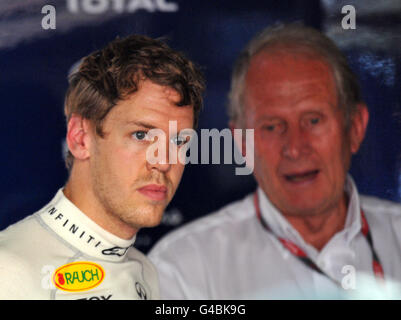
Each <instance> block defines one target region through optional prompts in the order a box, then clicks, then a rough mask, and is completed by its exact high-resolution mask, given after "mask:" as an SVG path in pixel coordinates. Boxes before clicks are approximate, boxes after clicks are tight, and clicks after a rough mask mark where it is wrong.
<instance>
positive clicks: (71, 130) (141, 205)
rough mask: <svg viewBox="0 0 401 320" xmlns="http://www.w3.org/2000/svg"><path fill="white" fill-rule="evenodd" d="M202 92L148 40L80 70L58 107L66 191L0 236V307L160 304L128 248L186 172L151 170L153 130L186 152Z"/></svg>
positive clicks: (98, 57) (91, 59)
mask: <svg viewBox="0 0 401 320" xmlns="http://www.w3.org/2000/svg"><path fill="white" fill-rule="evenodd" d="M203 87H204V85H203V77H202V75H201V74H200V72H199V71H198V69H197V67H196V66H195V65H194V64H193V63H192V62H191V61H189V60H188V59H187V58H186V57H184V56H183V55H182V54H181V53H179V52H176V51H174V50H172V49H171V48H169V47H168V46H167V45H166V44H164V43H163V42H161V41H158V40H154V39H151V38H148V37H145V36H139V35H132V36H129V37H127V38H124V39H116V40H114V41H113V42H111V43H110V44H108V45H107V46H106V47H105V48H104V49H102V50H99V51H96V52H94V53H92V54H90V55H88V56H87V57H85V58H84V59H83V60H82V62H81V64H80V66H79V69H78V70H77V71H76V72H74V73H73V74H72V75H71V77H70V83H69V88H68V90H67V94H66V98H65V115H66V118H67V135H66V142H67V145H68V149H69V151H68V155H67V157H66V165H67V168H68V169H69V178H68V181H67V183H66V185H65V186H64V187H63V188H60V190H58V192H57V194H56V195H55V197H54V199H53V200H52V201H51V202H50V203H49V204H47V205H46V206H45V207H44V208H42V209H41V210H39V211H38V212H36V213H35V214H33V215H31V216H29V217H27V218H25V219H24V220H22V221H20V222H18V223H16V224H14V225H12V226H10V227H8V228H7V229H5V230H4V231H2V232H1V233H0V299H104V300H108V299H158V298H159V289H158V278H157V273H156V270H155V268H154V267H153V265H152V264H151V263H150V261H148V260H147V258H146V257H145V256H144V255H143V254H142V253H140V252H139V251H138V250H136V249H135V248H133V247H132V245H133V243H134V240H135V235H136V233H137V232H138V230H139V229H140V228H142V227H152V226H156V225H158V224H159V223H160V221H161V218H162V214H163V212H164V209H165V208H166V206H167V205H168V203H169V202H170V201H171V199H172V197H173V195H174V193H175V191H176V189H177V187H178V184H179V182H180V179H181V176H182V174H183V170H184V164H182V163H170V161H168V159H161V160H160V161H148V160H149V159H148V157H149V155H148V152H147V150H148V149H149V147H151V146H152V145H153V144H154V143H156V142H158V143H160V141H157V139H154V136H152V132H151V129H157V130H158V132H160V131H161V132H162V133H165V135H166V136H167V138H166V139H165V141H166V143H165V144H166V147H167V148H169V147H170V146H171V145H173V144H174V147H175V148H177V149H179V148H180V147H181V146H182V145H184V144H185V142H186V140H183V139H180V138H181V137H180V131H181V130H183V129H186V128H193V127H194V126H196V125H197V121H198V117H199V111H200V109H201V105H202V91H203ZM170 121H175V124H176V126H175V127H176V130H177V131H172V130H171V128H170V127H169V122H170ZM178 151H179V150H178Z"/></svg>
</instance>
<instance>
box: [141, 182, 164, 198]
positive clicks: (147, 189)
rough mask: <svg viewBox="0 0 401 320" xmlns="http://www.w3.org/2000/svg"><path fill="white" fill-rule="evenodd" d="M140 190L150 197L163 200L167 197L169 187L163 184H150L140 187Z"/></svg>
mask: <svg viewBox="0 0 401 320" xmlns="http://www.w3.org/2000/svg"><path fill="white" fill-rule="evenodd" d="M138 191H139V192H140V193H142V194H143V195H145V196H147V197H148V198H150V199H152V200H156V201H162V200H165V199H166V198H167V187H165V186H163V185H157V184H149V185H147V186H144V187H142V188H139V189H138Z"/></svg>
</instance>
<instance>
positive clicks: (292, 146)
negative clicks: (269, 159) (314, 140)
mask: <svg viewBox="0 0 401 320" xmlns="http://www.w3.org/2000/svg"><path fill="white" fill-rule="evenodd" d="M310 149H311V148H310V144H309V139H308V136H307V133H305V132H304V131H303V130H302V129H301V128H291V129H287V131H286V133H285V136H284V144H283V148H282V155H283V156H284V157H285V158H287V159H290V160H297V159H299V158H300V157H302V156H303V155H305V154H307V153H308V152H309V151H310Z"/></svg>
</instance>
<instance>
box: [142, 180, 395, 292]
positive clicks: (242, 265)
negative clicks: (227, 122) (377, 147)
mask: <svg viewBox="0 0 401 320" xmlns="http://www.w3.org/2000/svg"><path fill="white" fill-rule="evenodd" d="M345 191H346V192H347V194H348V195H349V199H350V201H349V207H348V212H347V218H346V224H345V227H344V229H343V230H342V231H341V232H338V233H337V234H336V235H335V236H334V237H333V238H332V239H331V240H330V241H329V242H328V243H327V244H326V245H325V247H324V248H323V249H322V250H321V251H318V250H316V249H315V248H314V247H312V246H311V245H309V244H307V243H305V241H304V240H303V239H302V237H301V236H300V234H299V233H298V232H297V231H296V230H295V229H294V228H293V227H292V225H291V224H290V223H288V222H287V220H286V219H285V218H284V217H283V216H282V215H281V214H280V212H279V211H277V209H276V208H275V207H274V206H273V205H272V204H271V202H270V201H269V200H268V198H267V197H266V195H265V194H264V193H263V191H262V190H261V189H260V188H259V189H258V190H257V192H258V196H259V199H260V200H259V201H260V209H261V214H262V216H263V218H264V219H265V221H266V222H267V223H268V225H269V226H270V228H271V229H272V232H268V231H266V229H264V228H263V226H262V225H261V223H260V221H259V220H258V219H257V217H256V213H255V207H254V202H253V194H251V195H249V196H247V197H246V198H244V199H243V200H241V201H237V202H234V203H232V204H229V205H228V206H226V207H224V208H222V209H221V210H219V211H218V212H216V213H213V214H210V215H208V216H206V217H203V218H201V219H198V220H197V221H194V222H191V223H190V224H188V225H186V226H184V227H182V228H180V229H178V230H176V231H173V232H172V233H170V234H169V235H167V236H166V237H165V238H163V239H162V240H161V241H159V242H158V243H157V244H156V246H155V247H154V248H153V249H152V250H151V252H150V253H149V258H150V259H151V260H152V261H153V263H154V264H155V265H156V268H157V269H158V272H159V279H160V291H161V298H162V299H343V298H344V299H347V298H349V299H358V298H361V299H380V298H389V299H391V298H401V289H400V286H399V282H401V206H400V205H399V204H395V203H392V202H390V201H386V200H380V199H377V198H373V197H366V196H359V195H358V192H357V188H356V186H355V184H354V182H353V180H352V178H351V177H348V178H347V181H346V185H345ZM361 208H362V209H363V211H364V213H365V216H366V219H367V221H368V225H369V227H370V231H371V234H372V238H373V244H374V248H375V251H376V253H377V254H378V256H379V259H380V262H381V264H382V267H383V270H384V277H385V281H386V285H383V284H382V283H381V282H379V281H376V278H375V276H374V273H373V268H372V250H371V248H370V246H369V244H368V242H367V240H366V237H365V236H364V235H363V234H362V232H361ZM277 237H283V238H285V239H287V240H290V241H292V242H293V243H295V244H296V245H297V246H298V247H299V248H301V249H302V250H303V251H304V252H305V253H306V254H307V256H308V257H309V258H310V259H311V260H312V261H313V262H314V263H315V264H316V265H317V266H318V267H319V268H320V269H321V270H322V271H323V273H324V274H320V273H318V272H316V271H315V270H313V269H312V268H310V267H308V266H307V265H305V264H304V263H303V262H301V261H300V260H299V259H298V258H297V257H296V256H294V255H293V254H291V253H290V252H289V251H288V249H286V248H285V247H284V246H283V245H282V244H281V242H280V241H279V240H278V238H277Z"/></svg>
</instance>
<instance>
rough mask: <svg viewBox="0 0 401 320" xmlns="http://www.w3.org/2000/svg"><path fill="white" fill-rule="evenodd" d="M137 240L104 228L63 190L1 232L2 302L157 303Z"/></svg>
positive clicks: (149, 266) (153, 278) (154, 280)
mask: <svg viewBox="0 0 401 320" xmlns="http://www.w3.org/2000/svg"><path fill="white" fill-rule="evenodd" d="M134 241H135V237H134V238H133V239H130V240H125V239H121V238H118V237H116V236H115V235H113V234H111V233H109V232H107V231H106V230H104V229H102V228H101V227H100V226H98V225H97V224H96V223H94V222H93V221H92V220H91V219H89V218H88V217H87V216H86V215H85V214H84V213H83V212H81V211H80V210H79V209H78V208H77V207H76V206H75V205H74V204H73V203H72V202H71V201H69V200H68V199H67V198H66V197H65V196H64V193H63V191H62V190H61V189H60V190H59V191H58V192H57V194H56V196H55V197H54V198H53V200H52V201H51V202H50V203H49V204H48V205H46V206H45V207H44V208H43V209H41V210H39V211H38V212H36V213H34V214H33V215H31V216H29V217H27V218H25V219H24V220H21V221H20V222H18V223H16V224H14V225H11V226H9V227H8V228H7V229H5V230H4V231H2V232H0V300H4V299H51V300H54V299H91V300H110V299H158V298H159V287H158V279H157V273H156V270H155V268H154V266H153V265H152V264H151V262H150V261H149V260H148V259H147V258H146V257H145V256H144V255H143V254H142V253H141V252H139V251H138V250H136V249H135V248H133V247H132V245H133V243H134Z"/></svg>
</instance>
